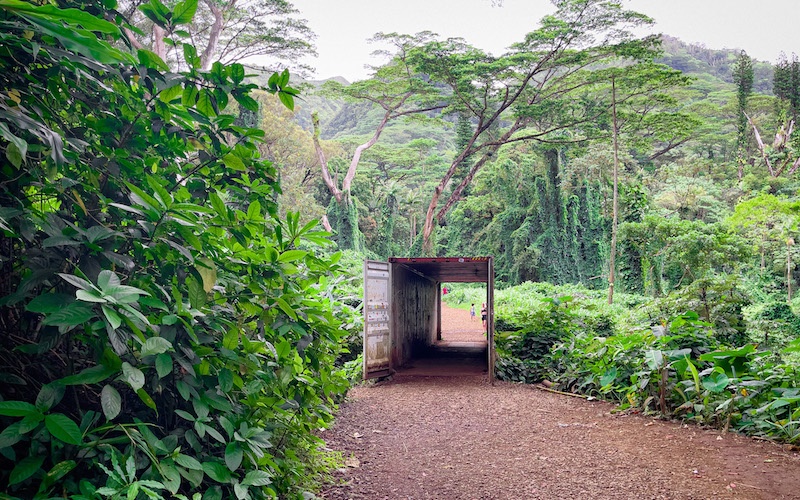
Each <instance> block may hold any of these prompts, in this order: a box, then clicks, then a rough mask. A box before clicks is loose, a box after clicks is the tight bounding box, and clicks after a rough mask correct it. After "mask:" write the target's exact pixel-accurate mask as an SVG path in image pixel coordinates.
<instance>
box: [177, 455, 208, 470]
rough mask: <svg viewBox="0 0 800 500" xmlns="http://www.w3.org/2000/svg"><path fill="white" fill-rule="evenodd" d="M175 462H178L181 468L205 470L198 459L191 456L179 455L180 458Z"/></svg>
mask: <svg viewBox="0 0 800 500" xmlns="http://www.w3.org/2000/svg"><path fill="white" fill-rule="evenodd" d="M175 462H177V463H178V465H180V466H183V467H186V468H187V469H191V470H203V465H202V464H201V463H200V462H199V461H198V460H197V459H196V458H194V457H191V456H189V455H184V454H182V453H178V456H177V457H175Z"/></svg>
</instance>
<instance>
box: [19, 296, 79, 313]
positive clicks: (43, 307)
mask: <svg viewBox="0 0 800 500" xmlns="http://www.w3.org/2000/svg"><path fill="white" fill-rule="evenodd" d="M70 302H74V298H73V296H72V295H67V294H66V293H45V294H42V295H39V296H38V297H35V298H34V299H33V300H31V301H30V302H28V305H26V306H25V310H26V311H29V312H34V313H39V314H50V313H54V312H56V311H60V310H61V309H63V308H64V307H66V306H67V304H69V303H70Z"/></svg>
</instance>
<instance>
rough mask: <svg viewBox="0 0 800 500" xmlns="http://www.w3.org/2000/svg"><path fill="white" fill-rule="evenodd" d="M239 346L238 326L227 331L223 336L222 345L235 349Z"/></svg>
mask: <svg viewBox="0 0 800 500" xmlns="http://www.w3.org/2000/svg"><path fill="white" fill-rule="evenodd" d="M238 346H239V330H238V329H237V328H231V329H230V330H228V331H227V332H225V336H224V337H222V347H224V348H225V349H228V350H231V351H234V350H236V348H237V347H238Z"/></svg>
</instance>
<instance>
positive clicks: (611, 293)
mask: <svg viewBox="0 0 800 500" xmlns="http://www.w3.org/2000/svg"><path fill="white" fill-rule="evenodd" d="M611 118H612V138H613V141H614V166H613V169H614V176H613V177H614V194H613V196H612V202H611V203H612V204H611V213H612V217H611V251H610V255H609V260H608V303H609V304H612V303H613V302H614V269H615V267H616V254H617V196H618V192H619V185H618V184H619V137H618V135H619V130H618V129H617V87H616V83H615V82H614V76H613V75H612V76H611Z"/></svg>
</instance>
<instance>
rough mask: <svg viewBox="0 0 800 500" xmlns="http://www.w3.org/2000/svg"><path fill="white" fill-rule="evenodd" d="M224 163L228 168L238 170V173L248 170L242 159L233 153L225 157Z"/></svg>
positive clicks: (223, 158)
mask: <svg viewBox="0 0 800 500" xmlns="http://www.w3.org/2000/svg"><path fill="white" fill-rule="evenodd" d="M222 163H224V164H225V166H226V167H228V168H229V169H231V170H236V171H238V172H243V171H245V170H247V168H246V167H245V166H244V162H243V161H242V159H241V158H239V157H238V156H236V155H235V154H233V153H228V154H226V155H225V156H223V157H222Z"/></svg>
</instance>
